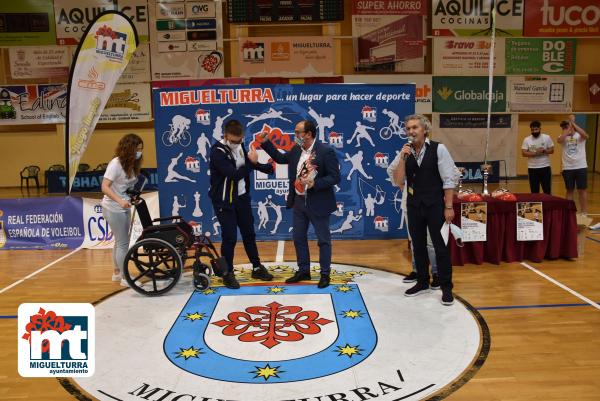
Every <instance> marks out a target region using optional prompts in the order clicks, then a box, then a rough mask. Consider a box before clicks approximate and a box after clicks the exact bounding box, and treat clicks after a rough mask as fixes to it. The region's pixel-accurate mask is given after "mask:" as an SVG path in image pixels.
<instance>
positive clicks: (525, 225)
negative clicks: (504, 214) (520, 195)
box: [517, 202, 544, 241]
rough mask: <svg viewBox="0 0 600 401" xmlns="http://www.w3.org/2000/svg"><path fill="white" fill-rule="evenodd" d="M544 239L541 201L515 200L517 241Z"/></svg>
mask: <svg viewBox="0 0 600 401" xmlns="http://www.w3.org/2000/svg"><path fill="white" fill-rule="evenodd" d="M543 240H544V212H543V209H542V202H517V241H543Z"/></svg>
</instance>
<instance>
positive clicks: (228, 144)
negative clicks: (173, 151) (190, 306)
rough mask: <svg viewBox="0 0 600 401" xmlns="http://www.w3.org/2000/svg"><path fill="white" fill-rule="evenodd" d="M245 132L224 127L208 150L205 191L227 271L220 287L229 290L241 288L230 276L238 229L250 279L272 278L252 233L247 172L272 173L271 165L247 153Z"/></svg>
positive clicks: (229, 125) (230, 125) (234, 123)
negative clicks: (208, 185)
mask: <svg viewBox="0 0 600 401" xmlns="http://www.w3.org/2000/svg"><path fill="white" fill-rule="evenodd" d="M243 142H244V131H243V129H242V124H241V123H240V122H239V121H237V120H230V121H228V122H227V124H225V134H224V138H223V140H222V141H219V142H216V143H215V144H214V145H213V146H212V147H211V149H210V189H209V191H208V193H209V196H210V199H211V201H212V205H213V209H214V211H215V214H216V215H217V219H218V220H219V224H221V231H222V234H221V237H222V242H221V254H222V255H223V256H224V257H225V260H227V265H228V271H226V272H222V273H223V284H225V286H226V287H228V288H233V289H237V288H240V284H239V283H238V281H237V280H236V278H235V275H234V273H233V252H234V249H235V244H236V242H237V231H238V227H239V229H240V233H241V234H242V239H243V241H244V249H245V250H246V255H248V259H249V260H250V262H251V263H252V266H253V268H252V278H255V279H259V280H263V281H270V280H272V279H273V275H272V274H271V273H269V272H268V270H267V269H266V268H265V267H264V266H263V265H262V264H261V263H260V258H259V256H258V249H257V247H256V234H255V232H254V216H253V215H252V207H251V205H250V172H251V171H252V170H259V171H261V172H263V173H266V174H272V173H273V166H271V165H270V164H260V163H258V154H257V153H256V151H255V150H254V149H251V150H250V152H246V149H245V148H244V144H243Z"/></svg>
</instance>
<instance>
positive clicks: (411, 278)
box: [402, 272, 417, 283]
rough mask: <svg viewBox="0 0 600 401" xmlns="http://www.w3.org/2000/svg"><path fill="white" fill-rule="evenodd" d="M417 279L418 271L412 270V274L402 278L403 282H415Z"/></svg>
mask: <svg viewBox="0 0 600 401" xmlns="http://www.w3.org/2000/svg"><path fill="white" fill-rule="evenodd" d="M415 281H417V273H416V272H410V274H409V275H408V276H406V277H404V278H403V279H402V282H403V283H414V282H415Z"/></svg>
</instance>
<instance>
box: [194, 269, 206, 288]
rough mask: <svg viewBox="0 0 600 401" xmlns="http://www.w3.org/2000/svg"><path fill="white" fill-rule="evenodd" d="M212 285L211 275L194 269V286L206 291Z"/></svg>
mask: <svg viewBox="0 0 600 401" xmlns="http://www.w3.org/2000/svg"><path fill="white" fill-rule="evenodd" d="M208 287H210V277H209V276H207V275H206V274H203V273H199V272H197V271H194V288H196V289H197V290H198V291H204V290H205V289H207V288H208Z"/></svg>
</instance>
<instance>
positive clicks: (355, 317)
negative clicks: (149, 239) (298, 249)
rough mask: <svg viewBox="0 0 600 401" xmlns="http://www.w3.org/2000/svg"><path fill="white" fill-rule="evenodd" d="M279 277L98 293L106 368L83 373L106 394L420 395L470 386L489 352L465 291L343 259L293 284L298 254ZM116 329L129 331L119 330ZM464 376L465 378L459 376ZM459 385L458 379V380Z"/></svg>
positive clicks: (260, 399) (86, 386)
mask: <svg viewBox="0 0 600 401" xmlns="http://www.w3.org/2000/svg"><path fill="white" fill-rule="evenodd" d="M264 265H265V266H266V267H267V268H268V270H269V271H270V273H272V274H273V275H274V279H273V280H272V281H270V282H264V281H259V280H255V279H253V278H252V267H251V266H250V265H242V266H239V265H238V266H236V267H235V275H236V278H237V279H238V281H239V282H240V284H241V288H240V289H237V290H233V289H229V288H226V287H224V286H223V285H222V282H221V280H220V279H218V278H214V279H213V280H212V283H211V287H209V288H207V289H205V290H203V291H194V290H193V285H192V283H191V281H192V278H191V276H189V275H184V276H183V277H182V279H181V280H180V282H179V283H178V285H177V286H176V287H175V288H174V289H173V290H172V291H170V292H169V293H168V294H165V295H164V296H161V297H144V296H140V295H139V294H137V293H135V292H134V291H132V290H130V289H128V290H125V291H121V292H118V293H116V294H114V295H113V296H111V297H109V298H107V299H105V300H103V301H102V302H100V303H98V304H97V305H96V318H97V320H98V330H97V348H98V349H99V350H101V352H98V357H97V361H96V373H95V375H94V376H93V377H89V378H77V379H74V380H73V381H72V384H73V386H72V388H71V389H67V390H68V391H70V392H71V393H73V394H74V395H75V394H76V392H77V391H81V390H84V391H85V392H88V393H89V394H90V395H92V396H93V397H95V398H97V399H100V400H114V399H119V400H123V401H133V400H137V401H139V400H140V399H151V400H169V401H174V400H183V399H190V400H192V399H196V400H207V401H208V400H211V401H212V400H236V401H284V400H286V401H292V400H304V401H323V400H347V401H362V400H366V399H375V398H376V399H377V400H383V401H391V400H397V399H406V400H417V399H423V398H427V397H429V396H431V395H432V394H434V393H437V394H442V393H443V392H448V391H450V392H451V390H448V389H449V388H454V387H456V386H458V387H460V385H462V383H464V382H465V380H464V378H463V376H465V375H466V377H471V376H472V375H473V374H474V371H473V369H474V370H476V369H477V368H478V366H479V364H477V363H476V361H478V360H479V361H481V360H482V359H483V360H485V356H483V357H482V355H486V354H487V351H486V344H487V349H489V341H486V336H489V333H488V332H487V326H485V322H484V321H483V320H482V318H481V316H480V315H478V313H477V312H476V311H475V310H474V309H473V308H471V307H470V306H469V305H468V304H466V303H464V301H462V300H461V299H460V298H459V297H457V300H458V302H456V303H455V304H454V305H452V307H446V306H443V305H441V303H440V297H441V295H440V292H439V291H432V292H431V293H430V294H424V295H423V296H421V297H419V299H413V298H407V297H405V296H404V295H403V292H404V290H405V289H406V288H408V287H409V285H408V284H404V283H403V282H402V276H399V275H397V274H392V273H387V272H384V271H379V270H373V269H369V268H367V267H364V266H354V265H342V264H333V265H332V266H331V285H330V286H329V287H327V288H323V289H319V288H318V287H317V285H316V283H317V280H318V279H319V277H320V275H319V273H320V268H319V266H318V265H313V266H311V272H310V273H311V277H312V280H310V281H309V280H307V281H303V282H300V283H297V284H286V283H285V279H286V278H287V277H290V276H291V275H292V274H293V272H294V271H295V270H296V269H297V266H296V264H295V263H290V262H281V263H264ZM115 333H119V334H118V335H117V336H116V335H115ZM456 383H459V384H456ZM453 386H454V387H453Z"/></svg>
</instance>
